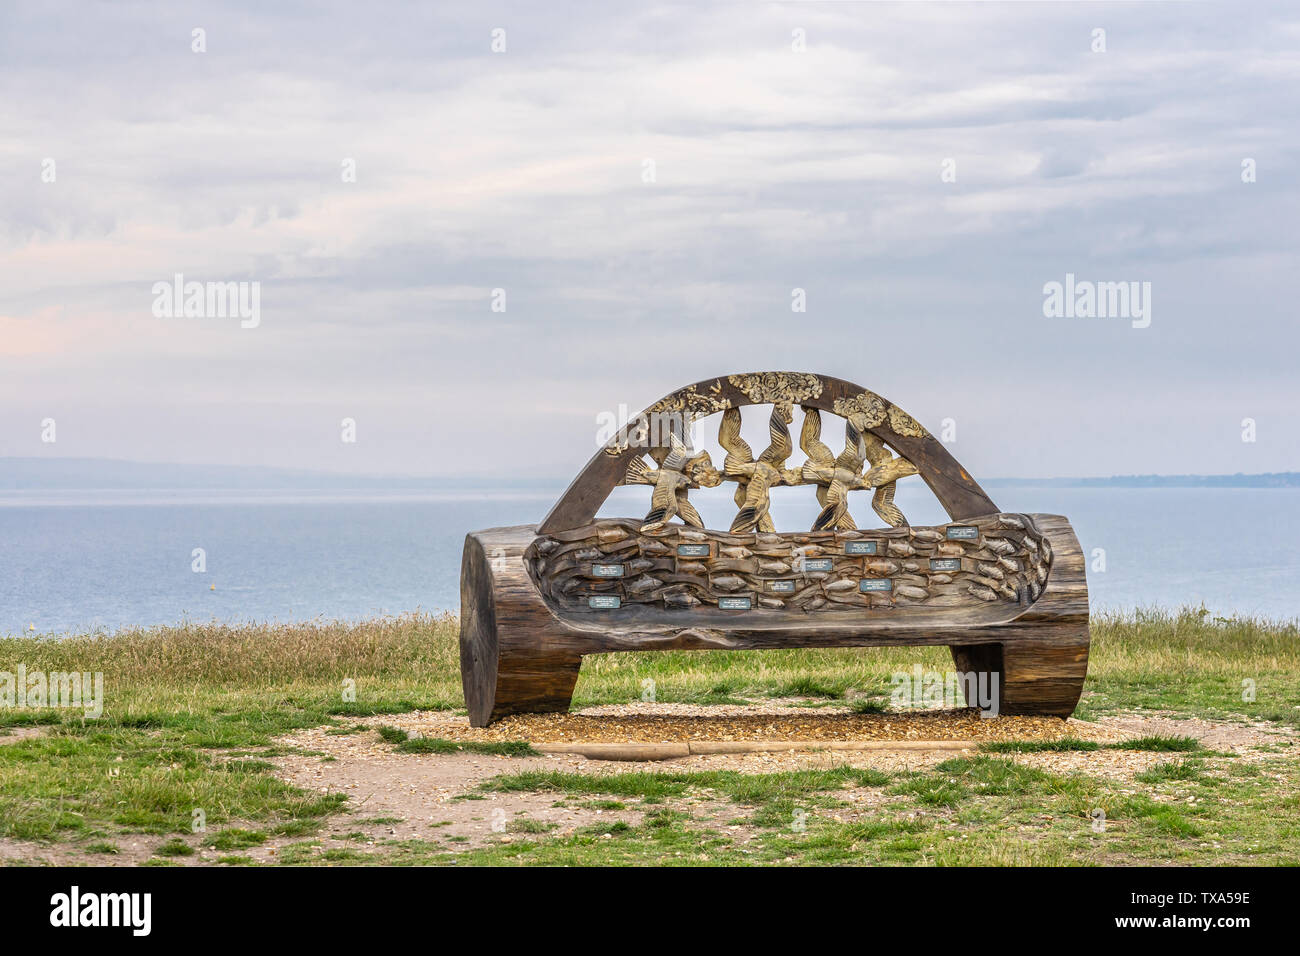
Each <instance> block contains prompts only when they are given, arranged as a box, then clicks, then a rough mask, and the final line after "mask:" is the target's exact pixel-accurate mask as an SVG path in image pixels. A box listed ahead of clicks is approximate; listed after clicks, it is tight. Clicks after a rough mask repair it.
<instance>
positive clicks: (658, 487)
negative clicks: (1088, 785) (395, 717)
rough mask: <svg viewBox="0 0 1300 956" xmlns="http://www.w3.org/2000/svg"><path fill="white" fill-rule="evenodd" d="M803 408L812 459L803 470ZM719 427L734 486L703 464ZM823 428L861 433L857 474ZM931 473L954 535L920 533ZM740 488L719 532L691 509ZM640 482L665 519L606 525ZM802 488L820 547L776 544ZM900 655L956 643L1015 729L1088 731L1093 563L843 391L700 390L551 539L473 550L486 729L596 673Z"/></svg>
mask: <svg viewBox="0 0 1300 956" xmlns="http://www.w3.org/2000/svg"><path fill="white" fill-rule="evenodd" d="M750 405H770V406H771V415H770V418H769V434H770V436H771V443H770V444H769V446H768V447H767V449H766V450H764V451H763V452H762V453H761V454H759V455H757V456H755V455H754V453H753V452H752V451H751V449H750V447H749V446H748V445H747V444H746V443H745V442H744V441H743V440H742V439H741V438H740V415H741V412H740V409H741V408H744V407H746V406H750ZM796 408H798V409H800V410H801V411H802V415H803V419H802V423H801V428H800V434H799V436H798V445H799V448H800V449H801V450H802V452H803V454H804V461H802V462H800V463H799V464H797V465H794V466H792V465H790V464H789V459H790V456H791V455H792V454H793V452H794V439H792V437H791V434H790V430H789V426H790V424H791V423H792V421H793V414H794V410H795V409H796ZM718 413H721V416H722V417H721V423H720V425H719V431H718V441H719V444H720V445H721V446H722V447H723V449H725V451H726V457H725V460H724V462H723V463H722V468H721V469H718V468H715V467H714V464H713V462H712V461H711V460H710V457H709V455H708V453H707V452H696V451H695V450H694V449H693V447H692V445H691V435H692V430H693V427H694V426H695V424H696V422H697V421H698V420H700V419H703V418H705V417H708V416H711V415H714V414H718ZM823 413H830V414H833V415H838V416H840V417H842V418H843V419H844V420H845V425H844V429H845V444H844V449H843V450H842V451H841V452H839V454H838V455H836V454H835V453H833V452H832V451H831V450H830V449H829V448H828V447H827V446H826V445H825V444H824V443H823V442H822V440H821V427H822V418H821V416H822V414H823ZM890 449H892V451H891V450H890ZM895 453H896V454H895ZM647 456H648V457H649V459H650V461H649V462H647V460H646V458H647ZM917 474H919V475H920V476H921V478H922V480H923V481H925V483H926V484H927V485H928V486H929V488H930V489H931V491H933V492H934V494H935V496H936V497H937V498H938V500H939V503H940V504H941V505H942V506H943V508H944V509H945V511H947V513H948V515H949V517H950V519H951V521H950V522H948V523H946V524H942V525H936V526H933V527H913V526H910V525H909V524H908V523H907V521H906V519H905V518H904V516H903V514H902V512H901V511H900V510H899V508H898V507H897V506H896V505H895V504H894V491H895V486H896V483H897V482H898V481H899V480H901V479H903V478H906V477H909V476H911V475H917ZM723 482H732V483H734V484H735V486H736V490H735V496H734V497H735V502H736V504H737V506H738V508H739V510H738V513H737V515H736V519H735V520H734V521H733V523H732V525H731V527H730V528H729V529H728V530H727V531H716V530H711V529H707V528H705V527H704V526H703V522H702V521H701V519H700V516H699V514H698V512H696V510H695V508H694V506H693V505H692V504H691V503H690V501H689V499H688V497H687V496H688V492H689V491H691V490H695V489H702V488H714V487H718V486H719V485H721V484H722V483H723ZM621 484H644V485H648V486H650V487H651V488H652V489H653V490H652V493H651V507H650V511H649V513H648V514H647V515H646V517H645V518H644V519H632V518H605V519H597V517H596V514H597V512H598V510H599V509H600V507H601V506H602V505H603V504H604V502H605V500H606V498H607V497H608V496H609V494H610V492H611V491H613V489H614V488H615V487H616V486H618V485H621ZM783 485H811V486H813V487H814V488H815V490H816V495H817V500H818V502H819V504H820V505H821V506H822V510H821V512H820V513H819V514H818V516H817V519H816V521H815V522H814V523H813V527H812V528H811V529H810V530H808V531H801V532H777V531H776V529H775V527H774V523H773V521H772V518H771V515H770V514H769V504H770V494H769V492H770V490H771V488H773V487H778V486H783ZM853 491H868V492H870V493H871V505H872V509H873V510H874V512H875V513H876V514H877V515H878V516H879V518H880V519H881V520H882V521H883V522H884V525H885V526H884V527H881V528H879V529H876V530H863V529H859V528H858V526H857V523H856V521H855V519H854V517H853V515H852V513H851V511H850V509H849V505H850V503H851V498H850V492H853ZM899 644H903V645H934V644H942V645H947V646H948V647H949V648H951V650H952V655H953V659H954V663H955V666H956V670H957V671H958V672H960V673H962V674H965V675H980V679H982V680H986V681H988V682H990V686H994V687H996V688H997V700H996V710H997V712H998V713H1001V714H1045V715H1056V716H1061V717H1065V716H1068V715H1069V714H1071V713H1072V712H1073V711H1074V708H1075V705H1076V704H1077V702H1078V699H1079V694H1080V691H1081V689H1082V686H1083V681H1084V677H1085V675H1086V673H1087V666H1088V590H1087V582H1086V579H1085V576H1084V565H1083V555H1082V553H1081V551H1080V548H1079V543H1078V540H1077V539H1076V538H1075V535H1074V532H1073V530H1072V529H1071V527H1070V524H1069V522H1068V521H1067V520H1066V519H1065V518H1064V517H1061V516H1060V515H1050V514H1008V513H1003V512H1002V511H1000V510H999V509H998V507H997V506H996V505H995V504H994V503H993V501H992V499H990V498H989V496H988V495H987V494H985V492H984V491H983V489H981V488H980V486H979V485H978V484H977V483H976V482H975V480H974V479H973V478H972V477H971V476H970V475H969V474H967V472H966V471H965V469H963V468H962V467H961V465H959V464H958V463H957V461H956V460H955V459H954V458H953V457H952V456H951V455H950V454H949V453H948V450H947V449H946V448H945V447H944V446H943V445H942V444H941V443H940V442H938V441H937V440H936V439H935V438H934V437H933V436H931V435H930V434H929V432H927V431H926V430H925V429H924V428H923V427H922V426H921V425H920V424H919V423H918V422H917V421H916V420H915V419H913V418H912V417H911V416H910V415H908V414H907V413H906V412H904V411H902V409H900V408H898V407H897V406H896V405H893V404H892V403H890V402H888V401H886V400H885V399H883V398H881V397H880V396H878V395H876V394H875V393H873V392H870V391H868V390H866V389H864V388H862V387H860V386H857V385H854V384H852V383H850V382H846V381H843V380H841V379H837V378H831V377H828V376H822V375H814V374H811V373H799V372H761V373H749V374H744V375H730V376H724V377H721V378H716V379H708V380H705V381H703V382H697V383H696V384H694V385H690V386H688V387H686V388H683V389H679V390H678V391H676V392H673V393H672V394H671V395H669V396H667V397H665V398H664V399H661V400H660V401H659V402H656V403H655V404H654V405H652V406H650V408H648V409H646V411H645V412H643V413H642V414H641V415H640V416H638V417H637V418H634V419H633V420H632V421H631V422H630V423H629V424H628V425H627V426H626V427H624V428H623V429H622V430H620V431H619V432H618V434H617V435H615V436H614V437H613V438H612V439H611V440H610V442H609V443H608V444H607V445H606V446H605V447H604V448H602V449H601V450H600V451H598V452H597V453H596V454H595V456H594V457H593V458H592V459H591V461H590V462H588V464H587V466H586V468H584V469H583V471H582V472H581V474H579V475H578V477H577V478H576V479H574V481H573V483H572V484H571V485H570V487H569V489H568V490H567V491H566V492H565V493H564V495H563V496H562V497H561V498H560V500H559V501H558V502H557V503H556V504H555V506H554V507H553V508H552V509H551V512H550V513H549V514H548V515H547V516H546V517H545V519H543V521H542V522H541V524H539V525H536V526H534V525H520V526H516V527H508V528H492V529H489V530H485V531H478V532H473V533H471V534H469V535H468V536H467V537H466V539H465V550H464V555H463V558H462V564H461V628H460V652H461V679H462V682H463V684H464V689H465V701H466V704H467V706H468V708H469V715H470V722H471V723H472V724H473V725H474V726H476V727H482V726H486V725H487V724H489V723H491V722H492V721H494V720H497V719H499V718H500V717H503V716H505V715H507V714H513V713H526V712H557V711H561V712H562V711H567V710H568V708H569V704H570V700H571V698H572V696H573V687H574V684H575V682H576V681H577V678H578V669H579V666H580V664H581V662H582V657H583V655H584V654H593V653H605V652H610V651H647V650H670V649H680V650H708V649H716V650H739V649H753V648H788V647H863V646H890V645H899ZM993 682H996V683H993Z"/></svg>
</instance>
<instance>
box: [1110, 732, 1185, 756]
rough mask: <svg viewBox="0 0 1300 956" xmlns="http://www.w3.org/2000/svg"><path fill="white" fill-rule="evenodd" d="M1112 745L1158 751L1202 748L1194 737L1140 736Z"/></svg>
mask: <svg viewBox="0 0 1300 956" xmlns="http://www.w3.org/2000/svg"><path fill="white" fill-rule="evenodd" d="M1110 746H1111V747H1114V748H1116V749H1117V750H1152V751H1156V752H1157V753H1166V752H1168V753H1187V752H1190V751H1193V750H1200V749H1201V743H1200V741H1199V740H1196V739H1195V738H1194V737H1163V736H1154V737H1138V738H1137V739H1136V740H1125V741H1123V742H1121V743H1117V744H1110Z"/></svg>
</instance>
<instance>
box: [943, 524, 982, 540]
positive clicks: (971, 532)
mask: <svg viewBox="0 0 1300 956" xmlns="http://www.w3.org/2000/svg"><path fill="white" fill-rule="evenodd" d="M979 536H980V529H979V528H977V527H975V526H974V525H971V524H955V525H952V526H951V527H950V528H948V540H949V541H975V540H977V539H978V538H979Z"/></svg>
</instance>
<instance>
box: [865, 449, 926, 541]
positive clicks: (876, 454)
mask: <svg viewBox="0 0 1300 956" xmlns="http://www.w3.org/2000/svg"><path fill="white" fill-rule="evenodd" d="M863 441H864V443H865V445H866V453H867V460H868V461H869V462H871V470H870V471H868V472H867V473H866V474H865V475H863V476H862V482H863V485H864V486H865V487H867V488H875V489H876V493H875V494H874V495H872V496H871V507H872V508H873V509H874V510H875V512H876V514H878V515H880V517H881V518H882V519H883V520H884V521H885V523H886V524H888V525H889V526H890V527H891V528H901V527H903V526H904V525H905V524H907V518H905V517H904V516H903V512H902V511H901V510H900V509H899V507H898V505H896V504H894V492H895V490H897V484H896V483H897V481H898V479H899V478H907V477H908V476H910V475H915V474H917V473H918V472H917V468H916V466H915V465H914V464H912V463H911V462H910V461H908V460H907V459H906V458H896V457H894V455H892V454H891V453H890V451H889V449H888V448H886V447H885V443H884V442H882V441H881V440H880V439H879V438H877V437H876V436H875V435H872V434H869V433H868V434H866V435H864V436H863Z"/></svg>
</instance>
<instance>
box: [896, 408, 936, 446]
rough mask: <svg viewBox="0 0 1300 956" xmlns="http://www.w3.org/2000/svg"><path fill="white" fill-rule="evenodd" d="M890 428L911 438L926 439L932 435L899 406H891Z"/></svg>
mask: <svg viewBox="0 0 1300 956" xmlns="http://www.w3.org/2000/svg"><path fill="white" fill-rule="evenodd" d="M889 427H890V428H892V429H893V430H894V431H896V432H898V434H900V435H907V436H908V437H910V438H925V437H926V436H927V435H929V434H930V433H929V432H928V431H926V430H925V427H924V426H923V425H922V424H921V423H920V422H918V421H917V420H916V419H915V418H913V417H912V416H911V415H909V414H907V412H905V411H903V410H902V409H901V408H899V407H898V406H897V405H890V406H889Z"/></svg>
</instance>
